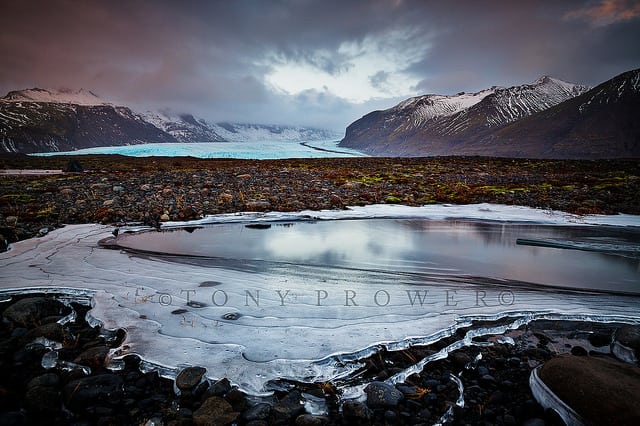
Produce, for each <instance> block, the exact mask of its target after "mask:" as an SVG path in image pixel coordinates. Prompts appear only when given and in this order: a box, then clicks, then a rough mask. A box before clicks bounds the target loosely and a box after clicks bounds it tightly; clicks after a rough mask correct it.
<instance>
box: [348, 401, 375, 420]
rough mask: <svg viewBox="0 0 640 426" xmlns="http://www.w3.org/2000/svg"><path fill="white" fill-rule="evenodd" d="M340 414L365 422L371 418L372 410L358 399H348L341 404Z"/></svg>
mask: <svg viewBox="0 0 640 426" xmlns="http://www.w3.org/2000/svg"><path fill="white" fill-rule="evenodd" d="M342 414H343V415H344V417H345V418H346V419H349V420H352V421H354V422H357V423H366V422H369V421H370V420H371V419H372V418H373V411H371V409H369V407H367V406H366V405H365V404H363V403H362V402H359V401H354V400H349V401H345V403H344V404H342Z"/></svg>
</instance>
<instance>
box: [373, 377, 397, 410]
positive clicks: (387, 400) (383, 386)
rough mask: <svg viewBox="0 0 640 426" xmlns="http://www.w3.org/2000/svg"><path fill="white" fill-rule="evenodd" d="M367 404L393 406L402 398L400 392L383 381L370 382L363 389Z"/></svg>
mask: <svg viewBox="0 0 640 426" xmlns="http://www.w3.org/2000/svg"><path fill="white" fill-rule="evenodd" d="M364 392H365V393H366V394H367V405H368V406H369V407H371V408H375V407H395V406H397V405H398V403H399V402H400V401H401V400H402V399H403V398H404V396H403V395H402V392H400V391H399V390H398V389H396V388H395V387H394V386H392V385H390V384H388V383H385V382H371V383H369V385H367V387H366V388H365V389H364Z"/></svg>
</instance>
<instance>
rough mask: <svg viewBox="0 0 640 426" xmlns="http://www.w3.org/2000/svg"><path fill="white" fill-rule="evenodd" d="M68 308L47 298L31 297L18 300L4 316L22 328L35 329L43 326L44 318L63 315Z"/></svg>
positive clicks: (6, 310)
mask: <svg viewBox="0 0 640 426" xmlns="http://www.w3.org/2000/svg"><path fill="white" fill-rule="evenodd" d="M65 310H66V307H65V306H64V304H62V303H61V302H59V301H57V300H55V299H51V298H45V297H29V298H26V299H21V300H18V301H17V302H16V303H14V304H13V305H11V306H9V307H8V308H7V309H5V311H4V313H3V316H4V318H6V319H7V320H9V321H11V322H13V323H15V324H18V325H20V326H22V327H28V328H30V327H34V326H38V325H40V324H41V320H42V319H43V318H46V317H49V316H52V315H63V313H64V312H65Z"/></svg>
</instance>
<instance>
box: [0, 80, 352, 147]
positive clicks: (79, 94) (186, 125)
mask: <svg viewBox="0 0 640 426" xmlns="http://www.w3.org/2000/svg"><path fill="white" fill-rule="evenodd" d="M339 138H340V136H339V135H337V134H335V133H333V132H330V131H327V130H322V129H312V128H305V127H296V126H274V125H262V124H239V123H219V124H214V123H209V122H207V121H206V120H203V119H201V118H197V117H194V116H193V115H190V114H172V113H168V112H146V113H144V114H141V113H138V112H135V111H133V110H132V109H131V108H129V107H127V106H118V105H113V104H110V103H108V102H106V101H104V100H102V99H101V98H100V97H98V96H97V95H95V94H94V93H92V92H91V91H87V90H84V89H81V90H78V91H72V90H67V89H64V90H52V89H39V88H34V89H25V90H16V91H11V92H9V93H8V94H7V95H6V96H4V97H3V98H0V151H3V152H20V153H34V152H60V151H75V150H78V149H84V148H93V147H100V146H126V145H136V144H145V143H167V142H174V143H177V142H185V143H188V142H225V141H230V142H238V141H240V142H242V141H266V142H268V141H291V142H302V141H313V140H325V139H334V140H338V139H339Z"/></svg>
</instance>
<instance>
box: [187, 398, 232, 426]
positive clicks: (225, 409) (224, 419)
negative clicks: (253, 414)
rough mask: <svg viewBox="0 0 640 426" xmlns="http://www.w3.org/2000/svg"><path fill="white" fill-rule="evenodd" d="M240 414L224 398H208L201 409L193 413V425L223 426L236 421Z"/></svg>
mask: <svg viewBox="0 0 640 426" xmlns="http://www.w3.org/2000/svg"><path fill="white" fill-rule="evenodd" d="M239 415H240V413H238V412H235V411H233V407H231V404H229V403H228V402H227V401H225V400H224V399H223V398H220V397H219V396H212V397H210V398H207V399H206V400H205V401H204V402H203V403H202V405H201V406H200V408H198V409H197V410H196V411H194V413H193V424H194V425H196V426H223V425H227V424H229V423H231V422H233V421H235V420H236V419H237V418H238V416H239Z"/></svg>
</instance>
